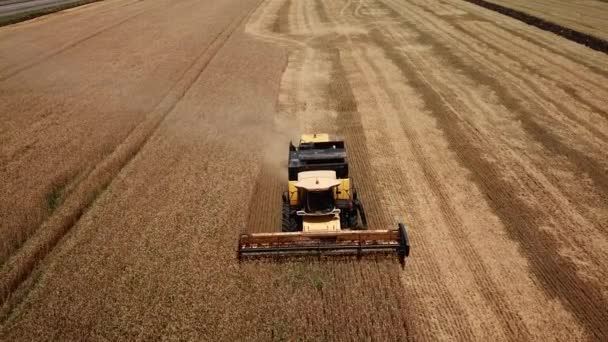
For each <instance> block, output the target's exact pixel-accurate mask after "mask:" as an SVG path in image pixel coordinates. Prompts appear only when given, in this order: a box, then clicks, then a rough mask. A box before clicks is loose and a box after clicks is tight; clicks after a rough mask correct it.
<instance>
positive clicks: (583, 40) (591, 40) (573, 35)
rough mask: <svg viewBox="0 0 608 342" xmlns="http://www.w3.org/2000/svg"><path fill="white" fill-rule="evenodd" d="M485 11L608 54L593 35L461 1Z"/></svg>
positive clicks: (476, 0) (607, 46) (482, 2)
mask: <svg viewBox="0 0 608 342" xmlns="http://www.w3.org/2000/svg"><path fill="white" fill-rule="evenodd" d="M462 1H465V2H468V3H471V4H474V5H477V6H480V7H483V8H485V9H488V10H491V11H494V12H497V13H500V14H502V15H505V16H507V17H510V18H513V19H516V20H519V21H521V22H523V23H526V24H528V25H530V26H534V27H536V28H539V29H541V30H544V31H548V32H552V33H554V34H556V35H558V36H561V37H563V38H566V39H568V40H570V41H573V42H575V43H578V44H581V45H585V46H586V47H588V48H590V49H593V50H595V51H599V52H603V53H605V54H608V41H606V40H604V39H601V38H598V37H596V36H594V35H591V34H588V33H583V32H581V31H577V30H574V29H571V28H568V27H565V26H562V25H560V24H556V23H554V22H551V21H549V20H546V19H543V18H540V17H537V16H534V15H532V14H528V13H525V12H522V11H519V10H516V9H512V8H509V7H506V6H502V5H499V4H495V3H493V2H489V1H486V0H462Z"/></svg>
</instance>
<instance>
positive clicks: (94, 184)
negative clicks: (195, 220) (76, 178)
mask: <svg viewBox="0 0 608 342" xmlns="http://www.w3.org/2000/svg"><path fill="white" fill-rule="evenodd" d="M253 10H255V8H254V9H253ZM253 10H251V11H249V12H248V13H246V14H245V15H243V16H241V17H237V18H236V19H235V20H234V21H232V22H231V23H230V24H229V25H228V26H227V27H226V29H224V30H223V31H221V32H220V33H219V34H218V35H217V36H216V38H215V39H214V40H213V41H212V42H211V43H210V45H209V46H207V47H205V48H204V49H203V51H202V52H201V54H200V55H199V56H198V57H197V58H196V59H194V61H193V62H192V64H191V65H190V67H188V68H187V69H186V70H185V71H184V73H183V74H182V76H181V77H180V78H179V80H178V81H177V82H176V83H175V84H174V86H173V87H172V88H171V89H170V90H169V92H168V93H167V95H166V96H165V97H164V98H163V100H162V101H161V102H160V104H159V105H158V106H157V107H156V108H155V109H154V110H153V111H152V112H151V113H150V114H149V116H148V117H147V118H146V119H145V120H144V121H143V122H142V123H140V124H139V125H138V126H137V127H136V128H135V129H134V130H133V131H132V132H131V134H130V135H129V136H127V138H126V139H125V140H124V141H123V142H122V143H121V144H120V145H119V146H118V147H117V148H116V149H115V150H114V151H113V152H112V154H110V155H109V156H108V157H107V158H106V159H105V160H104V161H102V162H101V163H100V164H98V165H97V166H96V167H95V169H94V170H93V171H92V172H91V173H90V174H89V175H88V177H87V178H86V179H85V180H83V181H82V182H81V183H80V184H78V186H77V187H76V189H75V190H74V191H73V192H72V193H71V194H70V195H69V196H68V197H67V198H65V200H64V203H63V204H62V206H61V207H59V208H58V209H57V210H56V211H55V212H54V213H53V215H52V216H51V217H50V218H49V219H47V221H45V222H44V223H43V224H42V226H41V227H40V228H39V229H37V230H36V231H37V234H36V235H34V236H32V237H30V238H29V239H28V240H27V241H26V242H25V244H24V245H23V246H22V247H21V249H20V250H18V251H17V252H16V253H15V254H13V255H12V256H11V258H10V259H9V260H8V261H7V262H6V263H5V264H4V265H3V266H2V268H1V269H0V281H1V282H0V291H1V292H0V303H4V302H5V301H6V300H7V299H8V298H9V297H10V295H11V293H12V292H13V291H14V290H15V289H17V287H18V286H19V285H20V284H21V283H22V282H23V281H24V280H25V279H26V278H27V277H28V276H29V275H30V273H31V271H32V270H33V269H34V268H35V267H36V265H37V264H38V263H39V262H41V260H43V259H44V257H45V256H46V255H47V254H48V253H49V252H50V251H51V250H52V249H53V248H54V246H55V245H57V243H59V241H60V240H61V238H62V237H63V236H64V235H65V234H66V233H67V232H68V231H69V230H70V229H71V228H72V227H73V226H74V225H76V223H77V222H78V220H79V219H80V217H81V216H82V215H83V213H84V212H85V211H86V209H87V208H88V207H89V206H90V205H91V204H92V203H93V202H94V200H95V199H96V198H97V196H98V195H99V194H100V193H101V192H103V191H104V190H105V188H106V187H107V186H108V185H109V184H110V183H111V182H112V180H113V179H114V178H115V177H116V175H117V174H118V173H119V172H120V171H121V170H122V169H123V168H124V167H125V166H126V165H127V164H128V163H129V162H130V161H131V160H132V159H133V158H134V157H135V155H136V154H137V153H138V152H139V151H140V150H141V148H142V147H143V146H144V145H145V143H146V142H147V141H148V139H149V138H150V136H152V134H153V133H154V132H155V131H156V129H157V128H158V127H159V125H160V123H161V122H162V121H163V119H164V118H165V117H166V116H167V115H168V114H169V113H170V112H171V111H172V110H173V109H174V108H175V106H176V105H177V103H178V102H179V101H180V100H181V99H182V98H183V97H184V96H185V94H186V93H187V92H188V90H189V89H190V87H191V86H192V84H194V83H195V82H196V81H197V80H198V79H199V78H200V76H201V74H202V73H203V71H204V70H205V68H206V67H207V65H209V63H210V62H211V60H212V59H213V57H214V56H215V55H216V54H217V53H218V51H219V50H220V49H221V48H222V46H223V45H224V44H225V42H226V41H227V40H228V39H229V38H230V36H232V34H233V33H234V32H235V31H236V29H237V28H238V27H239V26H240V25H241V24H242V23H243V21H244V20H245V19H246V18H247V17H248V16H249V15H250V14H251V13H252V12H253Z"/></svg>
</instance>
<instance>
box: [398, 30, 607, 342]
mask: <svg viewBox="0 0 608 342" xmlns="http://www.w3.org/2000/svg"><path fill="white" fill-rule="evenodd" d="M412 29H415V28H414V27H412ZM419 31H420V32H419V33H420V34H424V32H422V30H419ZM442 52H444V51H442ZM446 52H447V51H445V52H444V53H446ZM454 58H457V57H456V56H452V57H451V59H454ZM416 59H420V57H416ZM404 62H406V63H408V64H407V65H409V68H410V69H412V68H413V69H414V70H417V69H428V67H422V68H421V66H424V64H422V65H416V64H415V63H414V61H409V62H408V61H404ZM412 63H414V64H412ZM409 76H410V77H412V75H409ZM414 80H416V81H415V82H416V83H418V82H420V84H419V86H418V88H419V89H420V90H421V91H422V93H423V97H424V99H425V103H426V104H427V105H428V106H435V107H434V108H433V107H431V108H433V110H432V113H433V115H434V116H435V117H436V118H437V120H438V123H439V126H440V127H441V129H442V131H443V132H444V133H445V134H446V136H447V138H448V140H449V141H450V145H451V146H452V148H453V149H454V151H455V153H456V154H457V155H458V157H459V159H460V160H461V162H462V164H463V165H464V166H465V167H467V169H469V170H470V171H471V173H472V175H473V179H474V181H475V183H476V184H477V185H478V186H479V188H480V189H482V190H483V191H484V193H485V194H486V196H487V199H488V202H489V204H490V205H491V206H492V207H493V209H494V211H495V213H496V214H497V215H498V216H499V217H500V218H501V220H502V222H503V224H504V225H505V227H507V228H508V231H509V233H510V235H511V236H512V238H513V239H514V240H515V241H518V242H519V243H520V245H521V246H522V248H523V250H524V251H525V252H526V255H527V256H528V258H529V261H530V264H531V265H532V266H533V271H534V272H535V274H536V275H537V277H538V278H539V279H540V280H542V281H543V283H544V284H545V286H546V287H547V290H548V291H549V292H550V293H551V294H552V295H553V296H555V297H557V298H559V299H560V301H561V302H562V303H563V304H564V305H565V306H566V307H567V308H568V309H569V310H570V311H571V312H572V313H573V314H574V315H575V316H576V317H577V318H578V319H579V321H580V323H581V324H582V325H583V326H585V327H586V328H587V329H588V331H589V332H590V334H592V336H595V337H596V338H600V339H602V337H604V338H605V337H606V336H607V331H606V329H608V327H606V326H605V325H603V324H602V323H601V322H604V321H606V320H608V317H607V315H608V313H606V312H605V311H604V310H602V309H601V308H602V307H606V302H605V299H604V298H603V296H602V294H601V293H600V292H599V291H598V288H597V285H592V284H589V283H588V282H587V281H585V280H583V279H581V278H579V277H578V276H577V273H576V272H577V271H576V266H575V265H574V264H573V263H572V262H571V261H569V260H567V259H565V258H563V257H562V256H560V255H559V254H558V253H557V251H558V245H557V242H556V241H555V240H554V238H553V237H552V236H551V235H549V234H548V233H546V232H544V231H542V230H540V229H538V228H535V227H540V226H541V225H542V221H543V217H544V215H542V214H541V213H540V212H538V211H537V210H536V209H534V208H532V207H530V206H529V205H528V204H526V203H525V202H523V201H522V200H521V199H519V198H518V197H517V196H514V195H513V194H515V193H516V192H515V191H514V188H513V184H510V182H509V181H507V180H505V179H504V178H503V177H500V176H499V175H500V174H501V172H500V171H498V170H497V169H496V168H495V167H494V166H493V165H492V164H491V163H490V162H488V161H487V160H485V159H484V157H483V150H482V149H481V148H480V147H478V146H477V143H476V141H477V140H478V139H477V138H475V135H476V134H475V133H473V132H470V131H468V129H467V128H466V126H463V125H462V124H460V123H459V124H455V123H458V122H459V119H458V115H457V113H455V112H454V110H453V109H452V108H450V107H448V106H446V104H445V103H446V102H445V100H444V98H443V97H442V95H441V93H438V92H437V90H435V89H433V87H431V86H430V85H429V84H431V83H432V81H431V80H425V77H424V76H422V75H418V76H417V78H414ZM520 119H525V117H521V118H520ZM495 194H502V196H495ZM544 218H545V219H546V217H544ZM558 274H560V278H559V279H555V276H556V275H558Z"/></svg>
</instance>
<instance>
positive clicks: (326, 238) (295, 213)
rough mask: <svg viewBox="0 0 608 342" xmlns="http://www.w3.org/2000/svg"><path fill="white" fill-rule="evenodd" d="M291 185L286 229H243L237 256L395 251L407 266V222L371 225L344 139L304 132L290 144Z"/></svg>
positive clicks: (286, 199)
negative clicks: (296, 142)
mask: <svg viewBox="0 0 608 342" xmlns="http://www.w3.org/2000/svg"><path fill="white" fill-rule="evenodd" d="M288 176H289V184H288V187H287V191H286V192H285V193H284V194H283V217H282V219H283V220H282V232H280V233H250V234H247V233H244V234H241V236H240V238H239V246H238V250H237V255H238V258H239V259H240V258H242V257H244V256H263V255H302V254H311V253H319V254H357V255H363V254H368V253H378V252H380V253H387V252H389V253H396V254H397V256H398V258H399V261H400V262H401V264H402V265H403V264H404V263H405V258H406V257H407V256H408V255H409V252H410V246H409V241H408V237H407V231H406V229H405V225H403V224H402V223H399V224H398V225H397V228H395V229H389V230H367V219H366V217H365V210H364V209H363V205H362V203H361V201H360V200H359V199H358V198H357V191H356V189H355V187H354V184H353V182H352V180H351V179H350V178H349V176H348V161H347V158H346V148H345V145H344V141H343V140H341V139H338V138H335V137H331V136H329V135H328V134H304V135H302V137H301V139H300V144H299V145H298V146H297V147H296V146H294V145H293V144H290V146H289V163H288Z"/></svg>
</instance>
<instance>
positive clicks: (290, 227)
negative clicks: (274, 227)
mask: <svg viewBox="0 0 608 342" xmlns="http://www.w3.org/2000/svg"><path fill="white" fill-rule="evenodd" d="M282 216H283V220H282V231H283V232H297V231H298V221H297V220H296V219H295V218H294V217H292V216H291V208H290V207H289V203H283V215H282Z"/></svg>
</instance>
